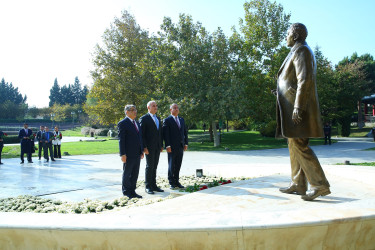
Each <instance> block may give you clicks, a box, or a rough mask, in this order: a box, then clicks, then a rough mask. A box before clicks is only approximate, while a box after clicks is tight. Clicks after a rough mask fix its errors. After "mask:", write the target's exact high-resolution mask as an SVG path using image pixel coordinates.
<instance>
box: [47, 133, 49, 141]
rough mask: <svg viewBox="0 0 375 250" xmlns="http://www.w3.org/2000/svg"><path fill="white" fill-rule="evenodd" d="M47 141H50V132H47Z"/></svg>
mask: <svg viewBox="0 0 375 250" xmlns="http://www.w3.org/2000/svg"><path fill="white" fill-rule="evenodd" d="M47 141H49V133H47Z"/></svg>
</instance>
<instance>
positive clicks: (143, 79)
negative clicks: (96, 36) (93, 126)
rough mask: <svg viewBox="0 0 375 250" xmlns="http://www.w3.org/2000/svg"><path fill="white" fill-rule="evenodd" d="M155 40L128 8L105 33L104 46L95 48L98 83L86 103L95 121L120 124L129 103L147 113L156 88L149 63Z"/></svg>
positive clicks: (95, 74)
mask: <svg viewBox="0 0 375 250" xmlns="http://www.w3.org/2000/svg"><path fill="white" fill-rule="evenodd" d="M151 42H152V41H151V39H150V37H149V35H148V32H147V31H144V30H142V29H141V28H140V27H139V25H138V24H137V23H136V21H135V19H134V17H133V16H132V15H130V14H129V13H128V12H126V11H124V12H123V13H122V16H121V17H120V18H116V19H115V21H114V22H113V23H112V24H111V27H110V28H109V29H107V30H106V31H105V32H104V35H103V45H102V46H100V45H97V46H96V48H95V51H94V59H93V63H94V70H93V71H92V72H91V75H92V77H93V79H94V85H93V86H92V89H91V91H90V93H89V95H88V99H89V100H90V101H89V102H87V103H86V105H85V110H86V111H87V112H88V114H90V116H91V117H92V118H93V119H94V120H95V121H97V122H99V123H101V124H116V123H117V122H118V121H119V120H120V119H121V118H123V117H124V111H123V109H124V106H125V105H126V104H135V105H136V106H137V108H138V111H139V112H145V110H146V105H145V104H146V103H147V101H148V93H153V89H154V88H155V80H154V77H153V75H152V71H151V70H150V69H149V66H148V62H149V60H150V57H151V53H152V50H151ZM141 104H144V105H141Z"/></svg>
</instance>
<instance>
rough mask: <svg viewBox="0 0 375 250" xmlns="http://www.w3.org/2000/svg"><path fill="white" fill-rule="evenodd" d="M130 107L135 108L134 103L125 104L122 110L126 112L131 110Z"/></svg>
mask: <svg viewBox="0 0 375 250" xmlns="http://www.w3.org/2000/svg"><path fill="white" fill-rule="evenodd" d="M131 109H137V108H136V107H135V105H133V104H128V105H125V108H124V112H125V114H126V111H129V110H131Z"/></svg>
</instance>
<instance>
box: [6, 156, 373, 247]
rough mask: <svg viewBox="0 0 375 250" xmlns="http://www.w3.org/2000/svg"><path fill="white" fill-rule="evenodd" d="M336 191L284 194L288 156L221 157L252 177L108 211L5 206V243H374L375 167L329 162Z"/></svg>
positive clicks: (229, 172)
mask: <svg viewBox="0 0 375 250" xmlns="http://www.w3.org/2000/svg"><path fill="white" fill-rule="evenodd" d="M323 168H324V170H325V172H326V175H327V178H328V180H329V181H330V184H331V191H332V194H331V195H329V196H325V197H319V198H317V199H316V200H315V201H312V202H306V201H303V200H302V199H301V198H300V196H298V195H289V194H283V193H280V192H279V191H278V189H279V188H280V187H283V186H286V185H288V183H289V180H290V177H289V172H290V170H289V166H288V164H275V163H274V162H273V164H232V165H228V164H222V165H220V164H217V165H207V166H205V167H204V172H205V174H214V175H223V176H247V177H253V178H252V179H249V180H244V181H238V182H236V183H232V184H227V185H223V186H219V187H216V188H210V189H207V190H204V191H199V192H196V193H193V194H188V195H184V196H181V197H178V198H174V199H171V200H167V201H164V202H160V203H154V204H151V205H147V206H143V207H134V208H130V209H119V210H115V211H108V212H105V213H101V214H88V215H72V214H69V215H65V214H33V213H0V249H375V182H374V180H375V167H363V166H343V165H324V166H323Z"/></svg>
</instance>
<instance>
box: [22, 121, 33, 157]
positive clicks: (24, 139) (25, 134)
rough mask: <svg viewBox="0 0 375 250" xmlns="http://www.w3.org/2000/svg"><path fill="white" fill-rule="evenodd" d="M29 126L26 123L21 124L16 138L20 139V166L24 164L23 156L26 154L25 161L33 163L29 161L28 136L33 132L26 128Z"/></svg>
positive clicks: (29, 145) (29, 142) (29, 140)
mask: <svg viewBox="0 0 375 250" xmlns="http://www.w3.org/2000/svg"><path fill="white" fill-rule="evenodd" d="M28 127H29V125H28V124H27V123H24V124H23V129H21V130H20V131H19V133H18V138H20V139H21V164H23V163H24V158H23V155H24V154H25V153H26V155H27V161H28V162H29V163H33V160H32V159H31V146H32V145H31V139H30V136H31V135H32V134H33V131H32V130H31V129H29V128H28Z"/></svg>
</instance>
